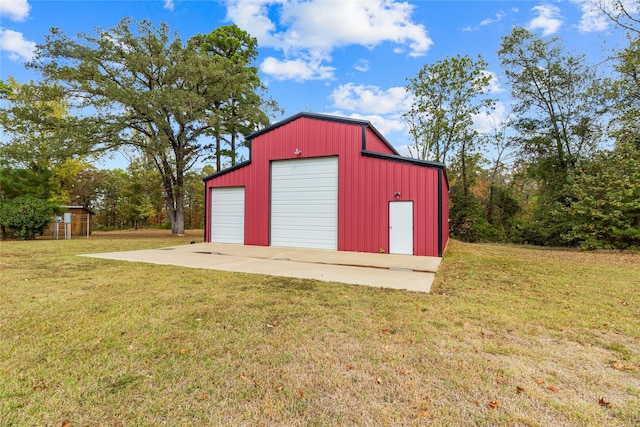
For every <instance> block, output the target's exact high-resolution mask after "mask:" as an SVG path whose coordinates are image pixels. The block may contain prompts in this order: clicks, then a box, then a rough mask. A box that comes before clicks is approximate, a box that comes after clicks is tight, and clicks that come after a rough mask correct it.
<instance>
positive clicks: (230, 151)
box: [189, 25, 278, 171]
mask: <svg viewBox="0 0 640 427" xmlns="http://www.w3.org/2000/svg"><path fill="white" fill-rule="evenodd" d="M189 42H190V43H192V44H193V45H194V46H196V47H197V48H198V49H199V50H200V52H202V53H205V54H207V55H211V57H212V58H213V59H214V60H216V61H219V62H220V63H221V64H222V65H223V66H224V67H225V68H226V69H227V71H226V72H227V75H228V76H229V80H228V81H227V83H226V84H227V85H228V86H229V88H230V90H229V91H228V95H229V97H228V98H227V99H220V100H218V101H217V102H216V104H215V111H214V116H213V120H215V124H216V126H215V127H214V128H213V129H212V130H210V131H209V132H208V133H209V134H210V135H211V136H212V137H213V138H214V140H215V152H216V168H217V170H218V171H219V170H221V169H222V157H223V156H225V157H228V158H229V160H230V163H231V166H233V165H235V164H236V160H237V150H238V148H239V146H240V143H241V142H242V143H243V142H244V139H241V138H242V137H245V136H247V135H249V134H250V133H252V132H254V131H256V130H258V128H260V127H264V126H266V125H268V124H269V114H270V113H271V112H275V111H277V110H278V107H277V104H276V103H275V101H273V100H271V99H265V98H264V97H263V96H262V94H263V93H264V92H265V87H264V86H263V85H262V82H261V81H260V77H259V76H258V68H257V67H255V66H253V65H252V64H253V62H254V60H255V59H256V57H257V55H258V51H257V47H258V43H257V40H256V39H255V38H253V37H251V36H250V35H249V34H247V33H246V32H245V31H243V30H241V29H240V28H238V27H237V26H235V25H230V26H223V27H220V28H217V29H215V30H214V31H212V32H211V33H209V34H198V35H196V36H194V37H192V38H191V39H190V41H189ZM223 143H226V144H227V148H226V149H225V148H224V146H223Z"/></svg>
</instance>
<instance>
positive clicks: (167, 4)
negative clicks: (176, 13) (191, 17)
mask: <svg viewBox="0 0 640 427" xmlns="http://www.w3.org/2000/svg"><path fill="white" fill-rule="evenodd" d="M174 6H175V4H174V2H173V0H164V8H165V9H168V10H171V11H172V10H173V7H174Z"/></svg>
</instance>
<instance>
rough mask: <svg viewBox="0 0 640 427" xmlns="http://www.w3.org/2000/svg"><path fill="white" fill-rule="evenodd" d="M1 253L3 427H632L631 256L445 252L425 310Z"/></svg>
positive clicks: (637, 355)
mask: <svg viewBox="0 0 640 427" xmlns="http://www.w3.org/2000/svg"><path fill="white" fill-rule="evenodd" d="M167 233H168V232H167V231H157V232H146V233H138V232H123V233H102V234H96V235H95V236H92V237H91V238H90V239H88V240H87V239H83V238H77V239H74V240H71V241H63V240H62V241H52V240H37V241H32V242H2V243H1V244H0V245H1V246H0V248H1V258H0V263H1V264H0V265H1V270H0V273H1V281H0V425H2V426H36V425H37V426H44V425H50V426H86V425H91V426H96V425H103V426H119V425H169V426H177V425H184V426H188V425H196V426H208V425H221V424H227V425H234V426H236V425H251V426H253V425H264V426H274V425H300V426H307V425H317V426H325V425H326V426H328V425H390V426H398V425H419V426H422V425H434V426H438V425H442V426H449V425H487V426H494V425H499V426H500V425H504V426H601V425H607V426H638V425H640V254H631V253H614V252H599V253H581V252H574V251H559V250H546V249H535V248H523V247H516V246H501V245H469V244H463V243H459V242H455V241H454V242H451V243H450V245H449V248H448V251H447V253H446V254H445V258H444V260H443V263H442V266H441V269H440V272H439V273H438V276H437V279H436V283H435V284H434V287H433V292H432V293H431V294H421V293H411V292H406V291H394V290H386V289H378V288H370V287H360V286H349V285H342V284H338V283H323V282H317V281H313V280H300V279H288V278H278V277H268V276H260V275H251V274H234V273H223V272H215V271H212V270H196V269H187V268H183V267H174V266H159V265H148V264H130V263H126V262H120V261H110V260H101V259H93V258H85V257H78V256H76V255H77V254H83V253H96V252H110V251H117V250H132V249H146V248H153V247H163V246H172V245H178V244H188V243H189V242H190V241H191V240H197V241H202V233H201V232H197V233H194V234H191V235H187V236H186V237H184V238H178V237H175V238H171V237H169V235H168V234H167Z"/></svg>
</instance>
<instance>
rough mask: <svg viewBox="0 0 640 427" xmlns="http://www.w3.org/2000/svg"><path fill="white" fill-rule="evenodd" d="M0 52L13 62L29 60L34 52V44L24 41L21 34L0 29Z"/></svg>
mask: <svg viewBox="0 0 640 427" xmlns="http://www.w3.org/2000/svg"><path fill="white" fill-rule="evenodd" d="M0 50H1V51H3V52H7V53H8V55H9V58H10V59H11V60H13V61H20V60H25V61H26V60H30V59H31V58H33V55H34V53H35V50H36V44H35V42H32V41H29V40H25V39H24V36H23V35H22V33H19V32H17V31H13V30H3V29H0Z"/></svg>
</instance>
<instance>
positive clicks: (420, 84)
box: [404, 4, 640, 249]
mask: <svg viewBox="0 0 640 427" xmlns="http://www.w3.org/2000/svg"><path fill="white" fill-rule="evenodd" d="M609 13H610V14H611V17H612V19H614V21H616V22H617V23H620V22H621V21H624V23H625V24H626V25H625V26H624V28H625V29H626V30H627V38H626V40H627V45H626V46H625V47H624V48H623V49H621V50H620V51H618V52H614V53H613V54H612V56H611V58H609V61H610V62H611V63H613V67H614V70H615V73H614V74H613V75H612V76H610V77H602V76H600V75H599V73H598V67H597V66H596V65H592V64H589V63H587V61H586V59H585V56H584V55H581V54H576V53H572V52H569V51H567V49H566V48H565V47H564V45H563V43H562V40H561V39H560V38H558V37H550V38H544V37H539V36H537V35H535V34H533V33H532V32H530V31H529V30H527V29H525V28H518V27H516V28H514V29H513V30H512V31H511V32H510V34H508V35H506V36H504V37H502V39H501V45H500V49H499V50H498V52H497V53H498V58H499V60H500V65H501V66H502V70H503V72H504V76H505V78H506V79H505V80H506V83H507V84H508V85H509V87H510V90H511V97H512V99H513V101H514V103H513V106H512V111H511V112H510V114H509V115H508V119H507V120H506V121H504V122H502V123H496V124H495V126H494V129H493V131H492V132H490V133H488V134H481V133H479V132H478V131H477V130H476V129H475V128H474V123H473V119H474V117H479V116H480V115H482V114H487V115H489V114H490V113H491V112H492V111H493V108H494V106H495V103H496V99H493V98H491V94H490V91H489V87H490V85H491V84H492V79H493V76H491V75H490V74H489V73H487V71H486V69H487V66H488V64H487V63H486V62H485V61H484V60H483V58H482V57H478V58H471V57H469V56H459V55H458V56H454V57H448V58H446V59H443V60H440V61H437V62H435V63H433V64H427V65H425V66H424V67H423V68H422V69H421V70H420V72H419V73H418V75H417V76H415V77H414V78H411V79H409V81H408V85H407V90H408V91H409V92H410V93H411V94H412V95H413V97H414V103H413V106H412V108H411V110H410V111H409V112H407V113H406V114H405V115H404V117H405V119H406V121H407V123H408V124H409V128H410V131H411V135H412V137H413V143H412V146H411V147H410V148H411V151H412V154H414V155H416V156H418V157H420V158H423V159H429V160H435V161H440V162H444V163H446V165H447V167H448V169H447V172H448V178H449V183H450V228H451V230H450V231H451V235H452V237H454V238H457V239H461V240H465V241H469V242H482V241H487V242H512V243H529V244H536V245H550V246H579V247H582V248H636V249H637V248H640V78H639V77H640V31H639V30H638V28H640V25H638V24H639V22H640V21H638V20H637V19H636V18H634V15H632V14H628V13H626V11H624V8H623V5H622V4H619V9H618V13H617V14H616V13H615V12H611V11H609ZM488 153H490V154H491V156H490V155H488Z"/></svg>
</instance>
